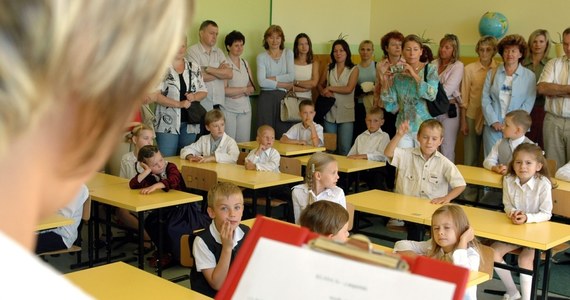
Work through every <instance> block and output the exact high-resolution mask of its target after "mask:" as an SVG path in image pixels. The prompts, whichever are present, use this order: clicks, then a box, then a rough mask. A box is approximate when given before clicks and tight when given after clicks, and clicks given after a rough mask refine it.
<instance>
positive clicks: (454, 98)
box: [432, 34, 463, 163]
mask: <svg viewBox="0 0 570 300" xmlns="http://www.w3.org/2000/svg"><path fill="white" fill-rule="evenodd" d="M432 64H433V65H434V66H435V67H436V68H437V74H438V76H439V81H440V82H441V84H443V89H444V90H445V94H446V95H447V98H448V99H449V104H450V106H449V111H448V112H447V113H444V114H441V115H439V116H437V117H436V119H438V120H439V121H440V122H441V124H443V128H444V129H445V130H444V135H443V143H442V144H441V153H442V154H443V155H444V156H445V157H447V158H448V159H449V160H450V161H451V162H453V163H454V162H455V142H456V141H457V132H458V131H459V120H460V118H461V111H460V109H459V105H460V104H461V79H463V63H462V62H461V61H460V60H459V39H458V38H457V36H456V35H455V34H446V35H445V36H444V37H443V38H442V39H441V41H440V42H439V50H438V54H437V59H436V60H434V61H433V63H432Z"/></svg>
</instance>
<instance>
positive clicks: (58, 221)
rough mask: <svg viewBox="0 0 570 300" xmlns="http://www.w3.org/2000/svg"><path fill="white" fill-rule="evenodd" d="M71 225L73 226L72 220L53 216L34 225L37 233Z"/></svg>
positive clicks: (56, 215)
mask: <svg viewBox="0 0 570 300" xmlns="http://www.w3.org/2000/svg"><path fill="white" fill-rule="evenodd" d="M71 224H73V219H70V218H66V217H64V216H62V215H58V214H54V215H51V216H49V217H47V218H45V219H43V220H41V222H40V223H39V224H37V225H36V230H37V231H41V230H47V229H52V228H56V227H62V226H66V225H71Z"/></svg>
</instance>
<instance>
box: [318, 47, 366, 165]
mask: <svg viewBox="0 0 570 300" xmlns="http://www.w3.org/2000/svg"><path fill="white" fill-rule="evenodd" d="M350 55H351V54H350V48H349V46H348V44H347V43H346V41H345V40H336V41H335V42H334V43H333V45H332V48H331V63H330V64H329V67H328V69H327V70H326V73H325V74H324V75H323V76H322V77H321V79H320V80H319V85H318V88H319V93H320V94H321V95H322V96H324V97H334V98H335V99H336V101H335V103H334V105H333V106H332V107H331V110H330V111H329V112H328V113H327V114H326V115H325V121H324V124H323V127H324V129H325V132H330V133H336V135H337V149H338V153H339V154H340V155H347V154H348V151H349V150H350V147H351V146H352V131H353V127H354V88H355V87H356V81H357V80H358V68H355V65H354V63H353V62H352V59H351V57H350Z"/></svg>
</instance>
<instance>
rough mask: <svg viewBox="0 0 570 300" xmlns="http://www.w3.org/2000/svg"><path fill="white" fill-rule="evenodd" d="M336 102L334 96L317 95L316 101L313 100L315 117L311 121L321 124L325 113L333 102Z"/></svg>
mask: <svg viewBox="0 0 570 300" xmlns="http://www.w3.org/2000/svg"><path fill="white" fill-rule="evenodd" d="M335 102H336V98H334V97H325V96H321V95H319V96H318V97H317V101H316V102H315V112H316V113H315V117H314V118H313V121H315V123H317V124H321V125H322V124H323V123H324V120H325V115H326V114H327V113H328V112H329V111H330V110H331V108H332V107H333V105H334V103H335Z"/></svg>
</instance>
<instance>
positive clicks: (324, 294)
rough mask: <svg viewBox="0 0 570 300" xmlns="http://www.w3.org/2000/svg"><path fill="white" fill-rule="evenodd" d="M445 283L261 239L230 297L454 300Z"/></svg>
mask: <svg viewBox="0 0 570 300" xmlns="http://www.w3.org/2000/svg"><path fill="white" fill-rule="evenodd" d="M454 291H455V285H454V284H452V283H449V282H444V281H440V280H435V279H432V278H428V277H424V276H419V275H415V274H411V273H408V272H401V271H396V270H392V269H388V268H384V267H378V266H373V265H370V264H365V263H361V262H358V261H354V260H350V259H346V258H343V257H340V256H336V255H330V254H326V253H323V252H317V251H313V250H310V249H308V248H302V247H297V246H293V245H289V244H285V243H282V242H278V241H275V240H270V239H266V238H260V240H259V241H258V243H257V246H256V247H255V250H254V251H253V254H252V255H251V258H250V260H249V262H248V265H247V267H246V268H245V271H244V273H243V274H242V276H241V279H240V282H239V284H238V286H237V288H236V290H235V293H234V295H233V297H232V298H233V299H238V300H241V299H247V300H280V299H284V300H285V299H287V300H290V299H315V300H318V299H326V300H345V299H346V300H348V299H422V300H430V299H433V300H441V299H452V298H453V293H454Z"/></svg>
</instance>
